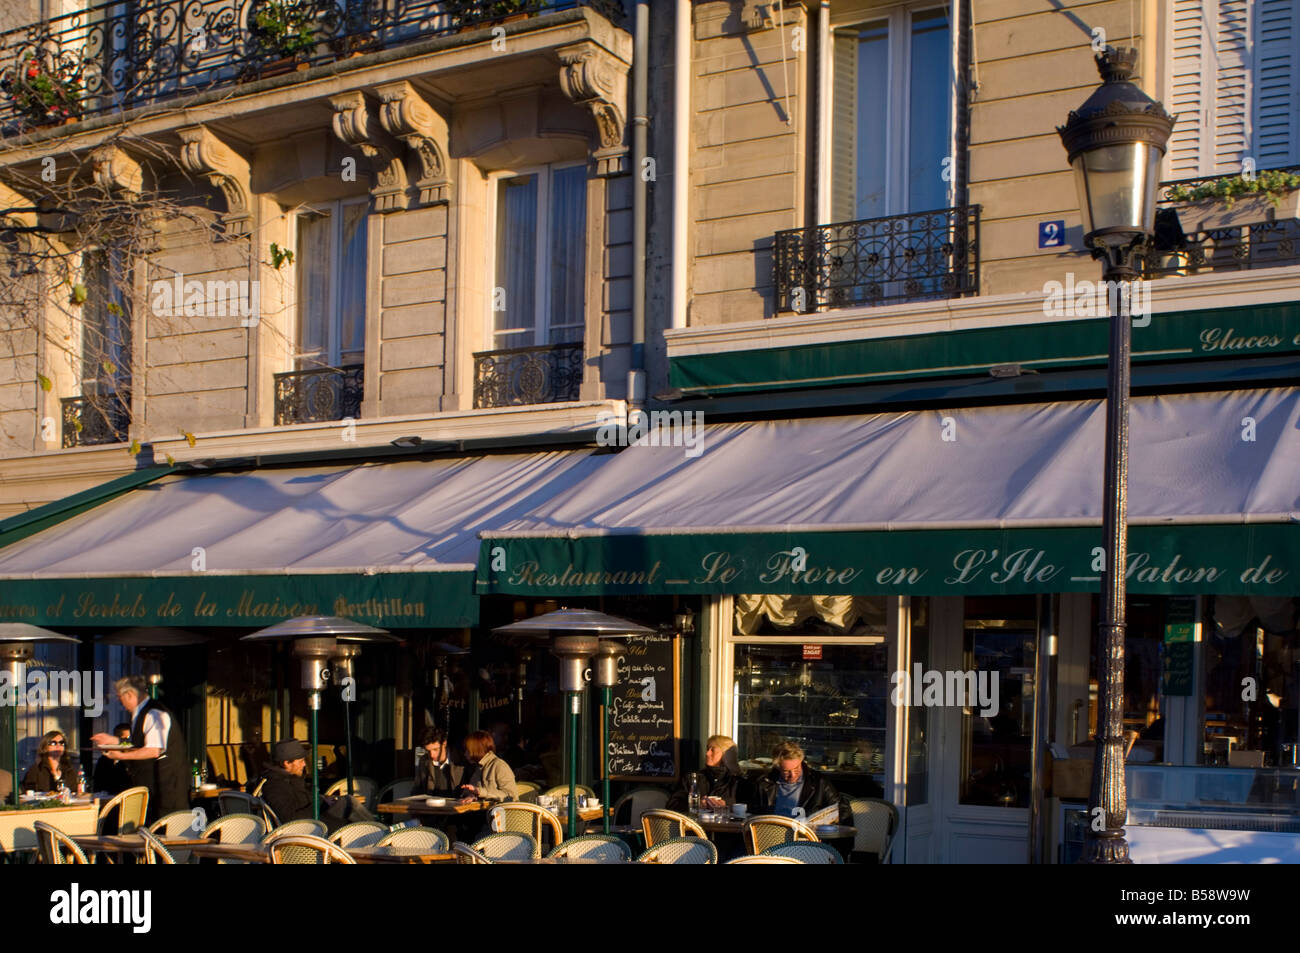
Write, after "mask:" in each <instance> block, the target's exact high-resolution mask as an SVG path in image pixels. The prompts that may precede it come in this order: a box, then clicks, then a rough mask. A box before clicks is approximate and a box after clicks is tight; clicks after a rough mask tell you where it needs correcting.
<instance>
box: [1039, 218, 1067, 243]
mask: <svg viewBox="0 0 1300 953" xmlns="http://www.w3.org/2000/svg"><path fill="white" fill-rule="evenodd" d="M1064 244H1065V222H1064V221H1057V222H1039V223H1038V247H1039V248H1059V247H1060V246H1061V245H1064Z"/></svg>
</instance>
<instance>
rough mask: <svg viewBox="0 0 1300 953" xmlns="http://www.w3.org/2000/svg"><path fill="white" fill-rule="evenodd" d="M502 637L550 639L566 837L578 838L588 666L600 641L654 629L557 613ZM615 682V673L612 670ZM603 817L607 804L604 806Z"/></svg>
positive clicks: (581, 613) (583, 613) (507, 628)
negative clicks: (565, 760) (556, 668)
mask: <svg viewBox="0 0 1300 953" xmlns="http://www.w3.org/2000/svg"><path fill="white" fill-rule="evenodd" d="M492 631H493V632H496V633H499V634H503V635H520V636H524V637H526V638H536V639H550V642H551V654H552V655H554V656H556V657H557V658H558V659H559V660H560V691H561V692H562V693H564V696H565V699H564V701H565V705H564V709H565V713H566V716H567V717H566V718H565V750H566V751H567V752H568V757H569V832H568V836H569V837H576V836H577V834H578V797H577V793H578V725H579V722H578V719H579V717H580V716H581V715H582V692H583V690H584V689H585V688H586V682H587V675H588V672H587V663H588V661H589V660H590V659H591V657H592V656H593V655H596V654H597V651H598V649H599V648H600V640H601V639H602V638H607V637H611V636H619V635H652V634H653V633H654V630H653V629H647V628H646V627H645V626H641V625H637V624H636V623H635V622H629V621H627V620H626V619H620V618H617V617H616V616H612V615H606V614H605V613H603V612H596V611H594V610H591V609H564V608H561V609H557V610H556V611H554V612H548V613H546V614H545V615H539V616H534V617H533V618H531V619H524V620H522V621H520V622H512V623H511V624H510V625H503V626H500V627H499V628H496V629H493V630H492ZM615 680H617V669H615ZM604 810H605V812H606V814H608V812H609V804H608V803H606V804H605V805H604Z"/></svg>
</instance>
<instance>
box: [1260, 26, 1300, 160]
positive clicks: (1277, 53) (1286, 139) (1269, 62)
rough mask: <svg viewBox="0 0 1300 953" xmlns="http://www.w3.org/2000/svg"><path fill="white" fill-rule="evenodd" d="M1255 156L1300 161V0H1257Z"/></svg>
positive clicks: (1266, 158) (1262, 158)
mask: <svg viewBox="0 0 1300 953" xmlns="http://www.w3.org/2000/svg"><path fill="white" fill-rule="evenodd" d="M1255 17H1256V19H1255V97H1254V98H1255V109H1254V122H1253V126H1254V130H1255V142H1254V147H1255V159H1256V163H1257V165H1258V167H1259V168H1261V169H1271V168H1278V167H1280V166H1287V165H1296V164H1297V163H1300V126H1298V124H1300V115H1298V114H1300V62H1298V61H1300V49H1297V47H1300V0H1256V3H1255Z"/></svg>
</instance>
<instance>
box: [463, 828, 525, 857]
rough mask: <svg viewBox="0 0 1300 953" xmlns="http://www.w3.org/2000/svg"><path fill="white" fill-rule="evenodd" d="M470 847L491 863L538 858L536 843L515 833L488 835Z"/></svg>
mask: <svg viewBox="0 0 1300 953" xmlns="http://www.w3.org/2000/svg"><path fill="white" fill-rule="evenodd" d="M470 846H472V847H473V848H474V849H475V850H476V851H478V852H479V853H480V854H482V855H483V856H484V857H487V858H488V859H489V860H492V861H498V860H532V859H534V858H535V857H538V856H540V855H539V854H538V852H537V841H535V840H533V839H532V837H530V836H529V835H527V834H521V833H519V832H517V831H509V832H505V833H501V834H488V835H487V836H486V837H480V838H479V839H478V840H476V841H475V842H474V843H473V844H471V845H470Z"/></svg>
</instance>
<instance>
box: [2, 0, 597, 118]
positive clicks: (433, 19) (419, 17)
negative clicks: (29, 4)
mask: <svg viewBox="0 0 1300 953" xmlns="http://www.w3.org/2000/svg"><path fill="white" fill-rule="evenodd" d="M574 7H590V8H592V9H593V10H595V11H596V12H598V13H600V14H601V15H603V16H605V17H606V18H607V19H610V20H611V21H613V22H620V21H621V20H622V18H623V6H622V4H621V3H619V2H618V0H116V2H109V3H101V4H99V5H96V6H92V7H90V8H89V9H86V10H81V11H78V12H76V13H71V14H67V15H64V16H59V17H54V18H52V19H49V20H44V21H41V22H40V23H35V24H32V25H29V26H27V27H22V28H20V29H16V30H10V31H8V32H6V33H3V34H0V81H2V82H3V83H4V88H3V90H2V91H0V128H2V129H3V130H4V132H5V134H12V133H13V132H15V131H17V130H20V129H23V128H30V127H32V126H37V125H54V124H58V123H62V122H64V121H66V120H67V119H70V118H71V119H75V118H78V117H81V116H86V115H90V114H93V113H99V112H104V111H106V110H110V109H119V108H127V107H131V106H136V105H140V104H143V103H150V102H155V101H158V100H163V99H167V98H170V97H174V96H179V95H184V94H187V93H194V92H198V91H200V90H203V89H207V88H211V87H213V86H219V85H223V84H229V83H235V82H243V81H248V80H254V79H258V78H260V77H266V76H272V75H277V74H279V73H285V72H291V71H293V70H294V69H296V68H298V67H300V66H301V65H302V64H306V65H308V66H314V65H317V64H319V63H325V62H329V61H331V60H334V59H339V58H343V57H348V56H352V55H353V54H356V53H368V52H372V51H374V50H380V49H385V48H390V47H394V46H400V45H403V44H406V43H411V42H414V41H417V40H425V39H429V38H431V37H436V36H442V35H446V34H451V33H456V32H459V31H462V30H465V29H468V28H474V27H480V26H487V25H489V24H492V23H496V22H503V21H504V20H506V19H509V18H513V17H515V16H521V15H535V14H540V13H549V12H553V11H557V10H564V9H570V8H574Z"/></svg>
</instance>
